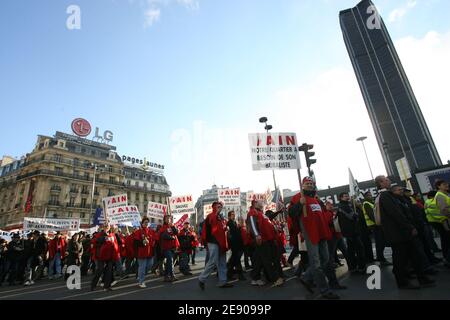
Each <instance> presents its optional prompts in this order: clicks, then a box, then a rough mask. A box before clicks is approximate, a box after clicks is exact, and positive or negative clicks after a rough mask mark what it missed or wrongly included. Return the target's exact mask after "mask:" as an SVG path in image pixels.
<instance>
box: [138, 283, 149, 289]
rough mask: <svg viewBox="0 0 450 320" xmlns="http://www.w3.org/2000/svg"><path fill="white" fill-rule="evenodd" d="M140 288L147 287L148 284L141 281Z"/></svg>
mask: <svg viewBox="0 0 450 320" xmlns="http://www.w3.org/2000/svg"><path fill="white" fill-rule="evenodd" d="M139 288H142V289H144V288H147V286H146V285H145V283H140V284H139Z"/></svg>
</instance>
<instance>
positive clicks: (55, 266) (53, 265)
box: [48, 252, 62, 277]
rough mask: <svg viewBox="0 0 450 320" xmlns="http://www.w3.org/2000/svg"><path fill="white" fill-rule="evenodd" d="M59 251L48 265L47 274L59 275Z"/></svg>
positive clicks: (50, 275)
mask: <svg viewBox="0 0 450 320" xmlns="http://www.w3.org/2000/svg"><path fill="white" fill-rule="evenodd" d="M61 272H62V271H61V253H59V252H58V253H56V254H55V256H54V257H53V259H52V260H50V263H49V265H48V276H49V277H52V276H53V275H54V274H56V275H61Z"/></svg>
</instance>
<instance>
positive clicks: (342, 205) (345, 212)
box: [337, 201, 361, 237]
mask: <svg viewBox="0 0 450 320" xmlns="http://www.w3.org/2000/svg"><path fill="white" fill-rule="evenodd" d="M337 216H338V219H339V225H340V227H341V231H342V235H343V236H344V237H354V236H357V235H359V234H360V233H361V232H360V229H359V222H358V220H359V218H358V213H356V212H355V210H354V209H353V206H352V205H351V204H350V202H344V201H341V202H339V204H338V212H337Z"/></svg>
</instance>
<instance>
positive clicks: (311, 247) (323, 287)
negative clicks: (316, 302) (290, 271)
mask: <svg viewBox="0 0 450 320" xmlns="http://www.w3.org/2000/svg"><path fill="white" fill-rule="evenodd" d="M300 227H301V229H302V231H304V232H302V234H303V238H304V239H305V243H306V248H307V249H308V259H309V266H308V269H307V270H306V272H305V273H304V274H303V278H304V279H305V280H306V281H308V282H314V283H315V284H316V285H317V287H318V288H319V290H320V293H322V294H323V293H326V292H328V291H330V288H329V287H328V283H327V279H326V277H325V273H326V271H327V268H328V266H329V264H328V260H329V255H328V244H327V241H326V240H320V242H319V243H318V244H313V243H312V242H311V241H310V240H309V236H308V233H307V232H305V231H306V230H305V228H304V226H303V223H302V222H301V221H300Z"/></svg>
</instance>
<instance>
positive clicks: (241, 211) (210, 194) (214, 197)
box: [191, 185, 247, 225]
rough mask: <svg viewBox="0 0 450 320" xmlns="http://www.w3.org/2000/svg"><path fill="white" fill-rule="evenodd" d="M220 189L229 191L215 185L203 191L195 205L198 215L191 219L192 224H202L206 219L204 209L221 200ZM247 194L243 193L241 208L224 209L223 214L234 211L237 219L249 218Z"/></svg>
mask: <svg viewBox="0 0 450 320" xmlns="http://www.w3.org/2000/svg"><path fill="white" fill-rule="evenodd" d="M219 189H227V188H223V187H220V188H219V187H218V186H217V185H213V186H212V187H211V188H210V189H206V190H203V193H202V195H201V196H200V197H199V198H198V199H197V202H196V203H195V211H196V215H193V216H192V217H191V224H193V225H196V224H199V223H201V222H202V221H203V220H204V218H205V211H204V208H205V206H207V205H211V204H213V202H215V201H218V200H219V192H218V190H219ZM246 196H247V193H246V192H242V191H241V206H240V207H224V208H223V210H222V213H224V214H225V215H227V214H228V212H229V211H231V210H234V211H235V213H236V217H239V216H242V217H244V218H245V217H246V216H247V199H246Z"/></svg>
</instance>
